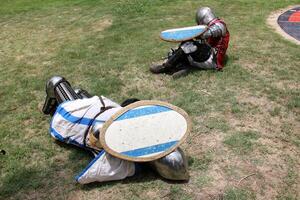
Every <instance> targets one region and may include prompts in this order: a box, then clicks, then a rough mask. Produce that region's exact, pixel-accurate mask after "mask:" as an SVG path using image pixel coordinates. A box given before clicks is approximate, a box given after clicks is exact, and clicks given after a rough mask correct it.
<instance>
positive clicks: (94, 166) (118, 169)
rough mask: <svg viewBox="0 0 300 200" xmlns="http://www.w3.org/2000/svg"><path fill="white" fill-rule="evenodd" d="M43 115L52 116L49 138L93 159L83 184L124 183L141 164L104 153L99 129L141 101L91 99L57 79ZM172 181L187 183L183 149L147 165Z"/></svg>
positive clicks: (83, 175) (83, 174) (81, 178)
mask: <svg viewBox="0 0 300 200" xmlns="http://www.w3.org/2000/svg"><path fill="white" fill-rule="evenodd" d="M46 93H47V96H46V100H45V104H44V107H43V112H44V114H49V115H51V116H52V120H51V123H50V135H51V136H52V137H53V138H54V139H56V140H58V141H60V142H64V143H67V144H70V145H75V146H77V147H79V148H83V149H85V150H87V151H89V152H91V153H92V154H93V156H94V159H93V160H92V161H91V162H90V163H89V164H88V166H87V167H86V168H85V169H84V170H83V171H82V172H81V173H79V174H78V175H77V176H76V181H77V182H79V183H81V184H87V183H91V182H105V181H112V180H121V179H124V178H126V177H129V176H133V175H134V174H136V172H137V171H138V168H140V166H141V164H139V163H134V162H130V161H127V160H122V159H119V158H116V157H114V156H112V155H110V154H109V153H107V152H106V151H105V150H103V148H102V146H101V144H100V141H99V138H100V135H101V132H100V129H101V127H102V126H103V124H104V123H105V122H106V121H107V120H108V119H110V117H111V116H112V115H113V114H114V113H116V112H117V111H119V110H120V109H121V108H122V107H125V106H127V105H129V104H131V103H133V102H136V101H138V99H127V100H126V101H124V102H123V103H122V104H121V105H119V104H117V103H115V102H113V101H112V100H110V99H108V98H106V97H104V96H91V95H90V94H89V93H88V92H87V91H85V90H81V89H78V90H74V89H73V88H72V87H71V85H70V83H69V82H68V81H67V80H65V79H64V78H63V77H60V76H54V77H52V78H51V79H50V80H49V81H48V82H47V84H46ZM146 165H149V166H151V167H152V168H153V169H154V170H156V171H157V172H158V174H160V175H161V176H162V177H164V178H166V179H169V180H188V179H189V173H188V171H187V160H186V157H185V155H184V153H183V151H182V150H181V149H180V148H177V149H176V150H175V151H173V152H171V153H170V154H168V155H166V156H164V157H162V158H160V159H157V160H154V161H151V162H148V163H146Z"/></svg>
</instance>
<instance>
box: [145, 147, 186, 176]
mask: <svg viewBox="0 0 300 200" xmlns="http://www.w3.org/2000/svg"><path fill="white" fill-rule="evenodd" d="M150 164H151V165H152V166H153V167H154V169H155V170H156V171H157V172H158V173H159V174H160V175H161V176H162V177H164V178H166V179H169V180H178V181H183V180H189V177H190V175H189V172H188V163H187V159H186V157H185V155H184V153H183V151H182V150H181V149H180V148H177V149H176V150H175V151H173V152H172V153H170V154H168V155H166V156H164V157H162V158H160V159H158V160H155V161H152V162H150Z"/></svg>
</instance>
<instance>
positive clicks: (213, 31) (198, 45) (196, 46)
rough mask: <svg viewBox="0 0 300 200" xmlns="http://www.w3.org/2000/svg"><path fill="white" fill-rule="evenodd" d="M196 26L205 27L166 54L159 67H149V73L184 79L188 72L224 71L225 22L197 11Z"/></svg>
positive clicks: (212, 15) (207, 11) (205, 11)
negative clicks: (201, 70) (203, 30)
mask: <svg viewBox="0 0 300 200" xmlns="http://www.w3.org/2000/svg"><path fill="white" fill-rule="evenodd" d="M196 22H197V24H198V25H202V26H203V25H205V26H207V29H206V30H205V32H203V33H202V34H201V35H199V36H197V37H196V36H195V38H192V39H190V38H188V39H187V40H186V41H185V40H181V44H180V45H179V47H178V48H177V49H176V50H173V49H172V50H171V51H170V53H169V54H168V57H167V60H166V61H165V62H164V63H163V64H158V65H152V66H151V67H150V71H151V72H152V73H155V74H157V73H172V74H173V75H172V76H173V77H174V78H177V77H180V76H184V75H187V74H188V73H189V72H190V71H191V69H214V70H221V69H222V68H223V67H224V61H225V55H226V51H227V48H228V43H229V31H228V29H227V27H226V24H225V22H224V21H223V20H221V19H219V18H217V17H216V16H215V14H214V13H213V11H212V10H211V9H210V8H208V7H202V8H200V9H198V11H197V13H196ZM199 27H200V26H199ZM191 28H192V27H191ZM193 28H194V27H193ZM180 34H182V33H180ZM177 42H178V41H177Z"/></svg>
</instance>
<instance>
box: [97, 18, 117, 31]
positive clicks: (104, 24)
mask: <svg viewBox="0 0 300 200" xmlns="http://www.w3.org/2000/svg"><path fill="white" fill-rule="evenodd" d="M112 22H113V21H112V19H110V18H108V17H107V18H104V19H100V20H98V21H96V22H94V23H93V24H92V28H93V30H94V31H96V32H100V31H103V30H105V29H107V28H108V27H110V26H111V25H112Z"/></svg>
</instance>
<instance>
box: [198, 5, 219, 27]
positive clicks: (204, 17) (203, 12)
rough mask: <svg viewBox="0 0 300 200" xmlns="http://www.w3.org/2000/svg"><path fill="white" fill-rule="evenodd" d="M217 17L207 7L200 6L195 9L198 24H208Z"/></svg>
mask: <svg viewBox="0 0 300 200" xmlns="http://www.w3.org/2000/svg"><path fill="white" fill-rule="evenodd" d="M216 18H217V17H216V16H215V14H214V13H213V11H212V10H211V9H210V8H209V7H202V8H199V9H198V10H197V13H196V22H197V24H198V25H208V24H209V23H210V22H211V21H212V20H214V19H216Z"/></svg>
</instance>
